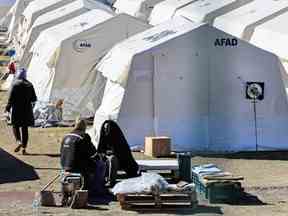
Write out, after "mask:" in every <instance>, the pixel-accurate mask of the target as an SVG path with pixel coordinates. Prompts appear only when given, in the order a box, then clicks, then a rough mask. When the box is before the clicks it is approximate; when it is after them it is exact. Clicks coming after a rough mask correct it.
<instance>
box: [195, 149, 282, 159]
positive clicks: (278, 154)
mask: <svg viewBox="0 0 288 216" xmlns="http://www.w3.org/2000/svg"><path fill="white" fill-rule="evenodd" d="M194 156H201V157H206V158H227V159H247V160H249V159H253V160H288V151H258V152H237V153H229V154H228V153H227V154H197V155H194Z"/></svg>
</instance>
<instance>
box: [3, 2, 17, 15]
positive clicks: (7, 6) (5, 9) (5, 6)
mask: <svg viewBox="0 0 288 216" xmlns="http://www.w3.org/2000/svg"><path fill="white" fill-rule="evenodd" d="M14 3H15V0H1V1H0V19H1V18H2V17H4V16H5V15H6V13H7V12H8V11H9V9H10V8H11V7H12V6H13V5H14Z"/></svg>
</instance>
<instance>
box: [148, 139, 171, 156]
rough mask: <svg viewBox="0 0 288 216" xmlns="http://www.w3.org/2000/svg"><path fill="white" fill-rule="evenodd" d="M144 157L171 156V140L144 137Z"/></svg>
mask: <svg viewBox="0 0 288 216" xmlns="http://www.w3.org/2000/svg"><path fill="white" fill-rule="evenodd" d="M144 154H145V155H148V156H151V157H161V156H169V155H170V154H171V139H170V138H169V137H165V136H161V137H145V151H144Z"/></svg>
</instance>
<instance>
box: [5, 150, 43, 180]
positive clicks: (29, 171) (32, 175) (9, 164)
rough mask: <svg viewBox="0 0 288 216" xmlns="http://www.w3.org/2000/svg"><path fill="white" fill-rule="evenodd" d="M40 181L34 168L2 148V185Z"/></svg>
mask: <svg viewBox="0 0 288 216" xmlns="http://www.w3.org/2000/svg"><path fill="white" fill-rule="evenodd" d="M36 179H39V176H38V175H37V173H36V172H35V170H34V168H33V167H32V166H30V165H29V164H26V163H24V162H23V161H21V160H19V159H17V158H16V157H14V156H13V155H11V154H9V153H8V152H6V151H4V150H3V149H1V148H0V184H3V183H12V182H20V181H31V180H36Z"/></svg>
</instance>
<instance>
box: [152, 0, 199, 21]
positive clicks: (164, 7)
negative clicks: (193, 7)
mask: <svg viewBox="0 0 288 216" xmlns="http://www.w3.org/2000/svg"><path fill="white" fill-rule="evenodd" d="M195 1H198V0H165V1H162V2H160V3H158V4H156V5H155V6H154V8H153V10H152V12H151V15H150V17H149V19H148V21H149V23H150V24H151V25H158V24H160V23H162V22H164V21H166V20H169V19H172V17H173V16H174V15H175V13H176V11H177V10H179V9H180V8H182V7H185V6H187V5H189V4H191V3H192V2H195Z"/></svg>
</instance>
